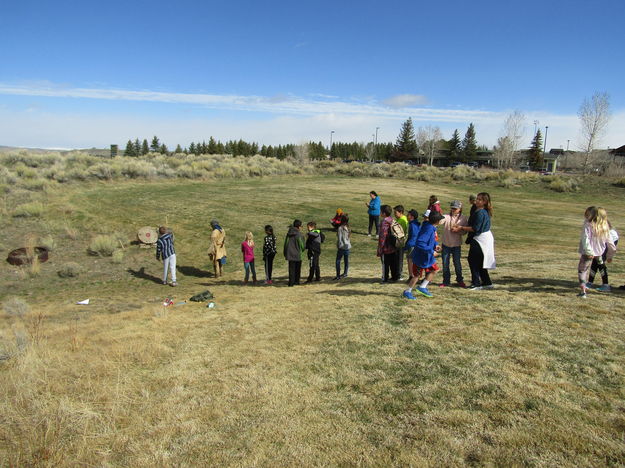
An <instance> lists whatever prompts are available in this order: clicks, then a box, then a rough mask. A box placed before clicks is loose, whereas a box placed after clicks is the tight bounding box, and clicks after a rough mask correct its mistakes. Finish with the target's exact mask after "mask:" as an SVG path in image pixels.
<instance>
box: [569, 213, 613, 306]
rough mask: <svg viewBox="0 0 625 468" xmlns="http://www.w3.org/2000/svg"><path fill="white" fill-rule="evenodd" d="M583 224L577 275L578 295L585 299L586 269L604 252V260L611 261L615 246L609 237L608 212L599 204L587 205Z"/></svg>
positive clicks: (586, 288) (586, 287)
mask: <svg viewBox="0 0 625 468" xmlns="http://www.w3.org/2000/svg"><path fill="white" fill-rule="evenodd" d="M584 218H585V219H584V225H583V226H582V233H581V236H580V240H579V250H578V251H579V253H580V259H579V264H578V265H577V276H578V279H579V287H580V289H581V291H580V293H579V296H580V297H581V298H583V299H586V291H587V290H588V286H587V284H586V283H587V282H588V271H589V270H590V267H591V265H592V262H593V260H594V259H595V258H601V257H602V255H603V253H604V252H605V254H606V262H608V263H611V262H612V257H614V254H615V252H616V246H615V245H614V242H613V241H612V239H611V237H610V224H609V223H608V214H607V213H606V211H605V209H603V208H601V207H600V206H589V207H588V208H586V211H585V213H584Z"/></svg>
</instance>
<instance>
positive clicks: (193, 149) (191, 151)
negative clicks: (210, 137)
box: [189, 142, 195, 154]
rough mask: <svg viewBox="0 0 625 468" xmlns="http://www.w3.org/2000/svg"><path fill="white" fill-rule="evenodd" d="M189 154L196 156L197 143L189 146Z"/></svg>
mask: <svg viewBox="0 0 625 468" xmlns="http://www.w3.org/2000/svg"><path fill="white" fill-rule="evenodd" d="M189 153H191V154H195V143H193V142H191V144H190V145H189Z"/></svg>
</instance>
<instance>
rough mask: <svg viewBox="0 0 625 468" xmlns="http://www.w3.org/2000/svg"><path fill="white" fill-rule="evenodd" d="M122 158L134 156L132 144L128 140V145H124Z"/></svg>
mask: <svg viewBox="0 0 625 468" xmlns="http://www.w3.org/2000/svg"><path fill="white" fill-rule="evenodd" d="M124 156H135V145H133V144H132V140H128V143H126V150H125V151H124Z"/></svg>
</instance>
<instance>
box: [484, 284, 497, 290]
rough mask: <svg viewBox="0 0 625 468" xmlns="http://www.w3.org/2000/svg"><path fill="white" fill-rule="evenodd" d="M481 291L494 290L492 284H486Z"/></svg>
mask: <svg viewBox="0 0 625 468" xmlns="http://www.w3.org/2000/svg"><path fill="white" fill-rule="evenodd" d="M482 289H495V285H494V284H487V285H485V286H482Z"/></svg>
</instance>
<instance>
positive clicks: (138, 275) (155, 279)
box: [127, 267, 163, 284]
mask: <svg viewBox="0 0 625 468" xmlns="http://www.w3.org/2000/svg"><path fill="white" fill-rule="evenodd" d="M127 271H128V273H130V274H131V275H132V276H134V277H135V278H139V279H143V280H147V281H152V282H153V283H159V284H160V283H162V282H163V280H162V279H161V278H158V277H156V276H154V275H150V274H148V273H146V272H145V267H141V268H139V269H138V270H133V269H132V268H128V270H127Z"/></svg>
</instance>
